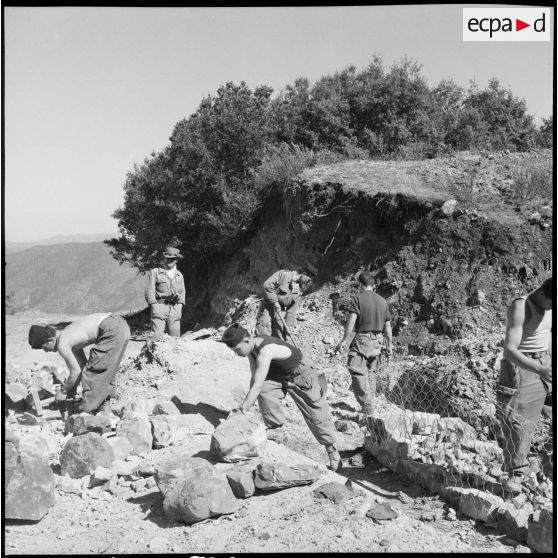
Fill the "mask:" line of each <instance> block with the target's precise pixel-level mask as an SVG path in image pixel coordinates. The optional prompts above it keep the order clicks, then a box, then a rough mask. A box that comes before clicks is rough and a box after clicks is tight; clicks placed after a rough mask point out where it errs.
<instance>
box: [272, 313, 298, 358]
mask: <svg viewBox="0 0 558 558" xmlns="http://www.w3.org/2000/svg"><path fill="white" fill-rule="evenodd" d="M276 313H277V314H278V315H279V317H280V318H281V321H282V322H283V327H284V328H285V331H286V332H287V334H288V335H289V337H290V338H291V341H292V343H293V345H294V346H295V347H296V348H297V349H298V345H297V344H296V341H295V339H294V337H293V334H292V333H291V332H290V331H289V328H288V327H287V322H285V318H283V315H282V314H281V312H276Z"/></svg>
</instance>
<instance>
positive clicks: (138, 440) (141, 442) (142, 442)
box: [116, 411, 153, 455]
mask: <svg viewBox="0 0 558 558" xmlns="http://www.w3.org/2000/svg"><path fill="white" fill-rule="evenodd" d="M116 434H117V436H124V437H126V438H128V440H129V441H130V443H131V444H132V453H133V454H135V455H144V454H146V453H147V452H148V451H151V449H152V447H153V434H152V433H151V423H150V422H149V418H148V417H147V415H146V414H145V413H140V412H135V411H134V412H130V413H127V414H126V415H124V418H123V419H122V420H121V421H120V422H119V423H118V426H117V427H116Z"/></svg>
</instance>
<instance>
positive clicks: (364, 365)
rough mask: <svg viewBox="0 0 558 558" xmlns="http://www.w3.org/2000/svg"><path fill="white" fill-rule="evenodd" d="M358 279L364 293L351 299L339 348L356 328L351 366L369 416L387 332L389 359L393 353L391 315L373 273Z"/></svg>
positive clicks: (357, 394)
mask: <svg viewBox="0 0 558 558" xmlns="http://www.w3.org/2000/svg"><path fill="white" fill-rule="evenodd" d="M358 281H359V283H360V285H361V292H360V293H358V294H357V295H355V296H354V297H353V298H352V299H351V302H350V304H349V311H348V316H347V323H346V324H345V334H344V335H343V339H342V340H341V342H340V343H339V345H337V351H339V352H340V353H343V352H344V350H345V348H346V346H347V343H348V341H349V337H350V336H351V333H352V332H353V329H354V330H355V332H356V334H355V336H354V338H353V341H352V343H351V345H350V347H349V358H348V362H347V367H348V369H349V373H350V374H351V383H352V388H353V392H354V394H355V397H356V400H357V401H358V403H359V404H360V405H361V407H362V411H363V413H364V414H365V416H368V415H369V414H370V413H371V411H372V405H373V399H374V397H375V396H376V374H377V370H378V362H379V356H380V353H381V352H382V346H383V341H384V335H385V339H386V352H387V357H388V359H389V358H391V354H392V333H391V314H390V311H389V306H388V304H387V302H386V300H385V299H384V298H382V297H381V296H380V295H378V294H376V293H375V292H374V290H373V286H374V276H373V275H372V273H371V272H370V271H363V272H361V273H360V275H359V276H358Z"/></svg>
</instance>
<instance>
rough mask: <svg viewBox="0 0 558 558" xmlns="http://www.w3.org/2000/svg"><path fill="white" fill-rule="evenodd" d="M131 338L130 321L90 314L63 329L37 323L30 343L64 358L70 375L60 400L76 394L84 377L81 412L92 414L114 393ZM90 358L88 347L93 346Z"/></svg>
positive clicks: (33, 327)
mask: <svg viewBox="0 0 558 558" xmlns="http://www.w3.org/2000/svg"><path fill="white" fill-rule="evenodd" d="M129 339H130V328H129V327H128V324H127V323H126V321H125V320H124V319H123V318H121V317H119V316H115V315H113V314H106V313H105V314H90V315H89V316H86V317H84V318H81V319H79V320H76V321H75V322H72V323H71V324H70V325H69V326H67V327H66V328H65V329H63V330H62V331H56V330H55V329H54V328H53V327H51V326H41V325H33V326H31V329H30V330H29V345H31V348H33V349H43V350H44V351H47V352H55V351H57V352H58V354H59V355H60V356H61V357H62V358H63V359H64V361H65V362H66V365H67V366H68V369H69V371H70V374H69V376H68V378H67V379H66V381H65V382H64V385H63V386H62V388H61V389H60V390H59V391H58V392H57V393H56V400H57V401H65V400H66V398H67V397H68V396H69V397H73V396H74V395H75V393H76V389H77V386H78V385H79V382H80V379H81V386H82V389H83V394H82V400H81V403H80V404H79V405H78V411H79V412H86V413H91V412H93V411H95V410H97V409H99V407H100V406H101V405H102V404H103V402H104V401H105V400H106V399H107V398H108V397H110V396H111V395H112V394H113V389H114V377H115V374H116V372H117V371H118V367H119V366H120V361H121V360H122V356H123V354H124V351H125V350H126V345H127V344H128V340H129ZM92 344H93V347H91V351H90V353H89V359H87V358H86V356H85V352H84V350H83V349H84V347H87V346H88V345H92Z"/></svg>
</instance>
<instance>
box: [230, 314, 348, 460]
mask: <svg viewBox="0 0 558 558" xmlns="http://www.w3.org/2000/svg"><path fill="white" fill-rule="evenodd" d="M221 341H222V342H223V343H225V344H226V345H227V346H228V347H230V348H231V349H232V350H233V351H234V352H235V353H236V354H237V355H238V356H243V357H244V356H245V357H248V360H249V362H250V371H251V374H252V378H251V380H250V389H249V390H248V393H247V394H246V397H245V398H244V401H243V403H242V405H241V406H240V408H239V409H238V411H239V412H241V413H246V412H247V411H248V410H249V409H250V407H252V405H253V404H254V402H255V401H256V399H257V400H258V405H259V407H260V412H261V413H262V417H263V420H264V423H265V425H266V426H267V432H268V437H269V438H271V439H273V437H276V436H275V435H276V434H277V431H278V429H279V428H281V427H282V426H283V423H284V421H285V413H284V410H283V406H282V404H281V400H282V399H284V398H285V395H286V394H287V393H288V394H289V395H290V396H291V397H292V399H293V401H294V402H295V404H296V406H297V407H298V408H299V410H300V412H301V413H302V416H303V417H304V420H305V421H306V424H307V425H308V428H310V431H311V432H312V434H313V435H314V437H315V438H316V440H318V442H319V443H320V444H321V445H323V446H325V448H326V451H327V453H328V456H329V462H330V468H331V469H332V470H333V471H337V470H338V469H339V468H340V467H341V456H340V455H339V452H338V451H337V449H336V447H335V427H334V426H333V420H332V417H331V411H330V409H329V406H328V404H327V401H326V398H325V392H324V389H323V388H322V386H321V385H320V382H319V380H318V375H317V373H316V369H315V365H314V363H313V362H312V361H311V360H309V359H307V358H305V357H304V356H303V354H302V352H301V351H300V349H297V348H296V347H295V346H293V345H291V344H290V343H287V342H286V341H283V340H282V339H277V338H275V337H270V336H269V335H256V336H253V335H250V333H249V332H248V331H247V330H246V329H245V328H243V327H242V326H241V325H240V324H238V323H235V324H233V325H231V326H230V327H228V328H227V329H226V330H225V331H224V332H223V336H222V339H221Z"/></svg>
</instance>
